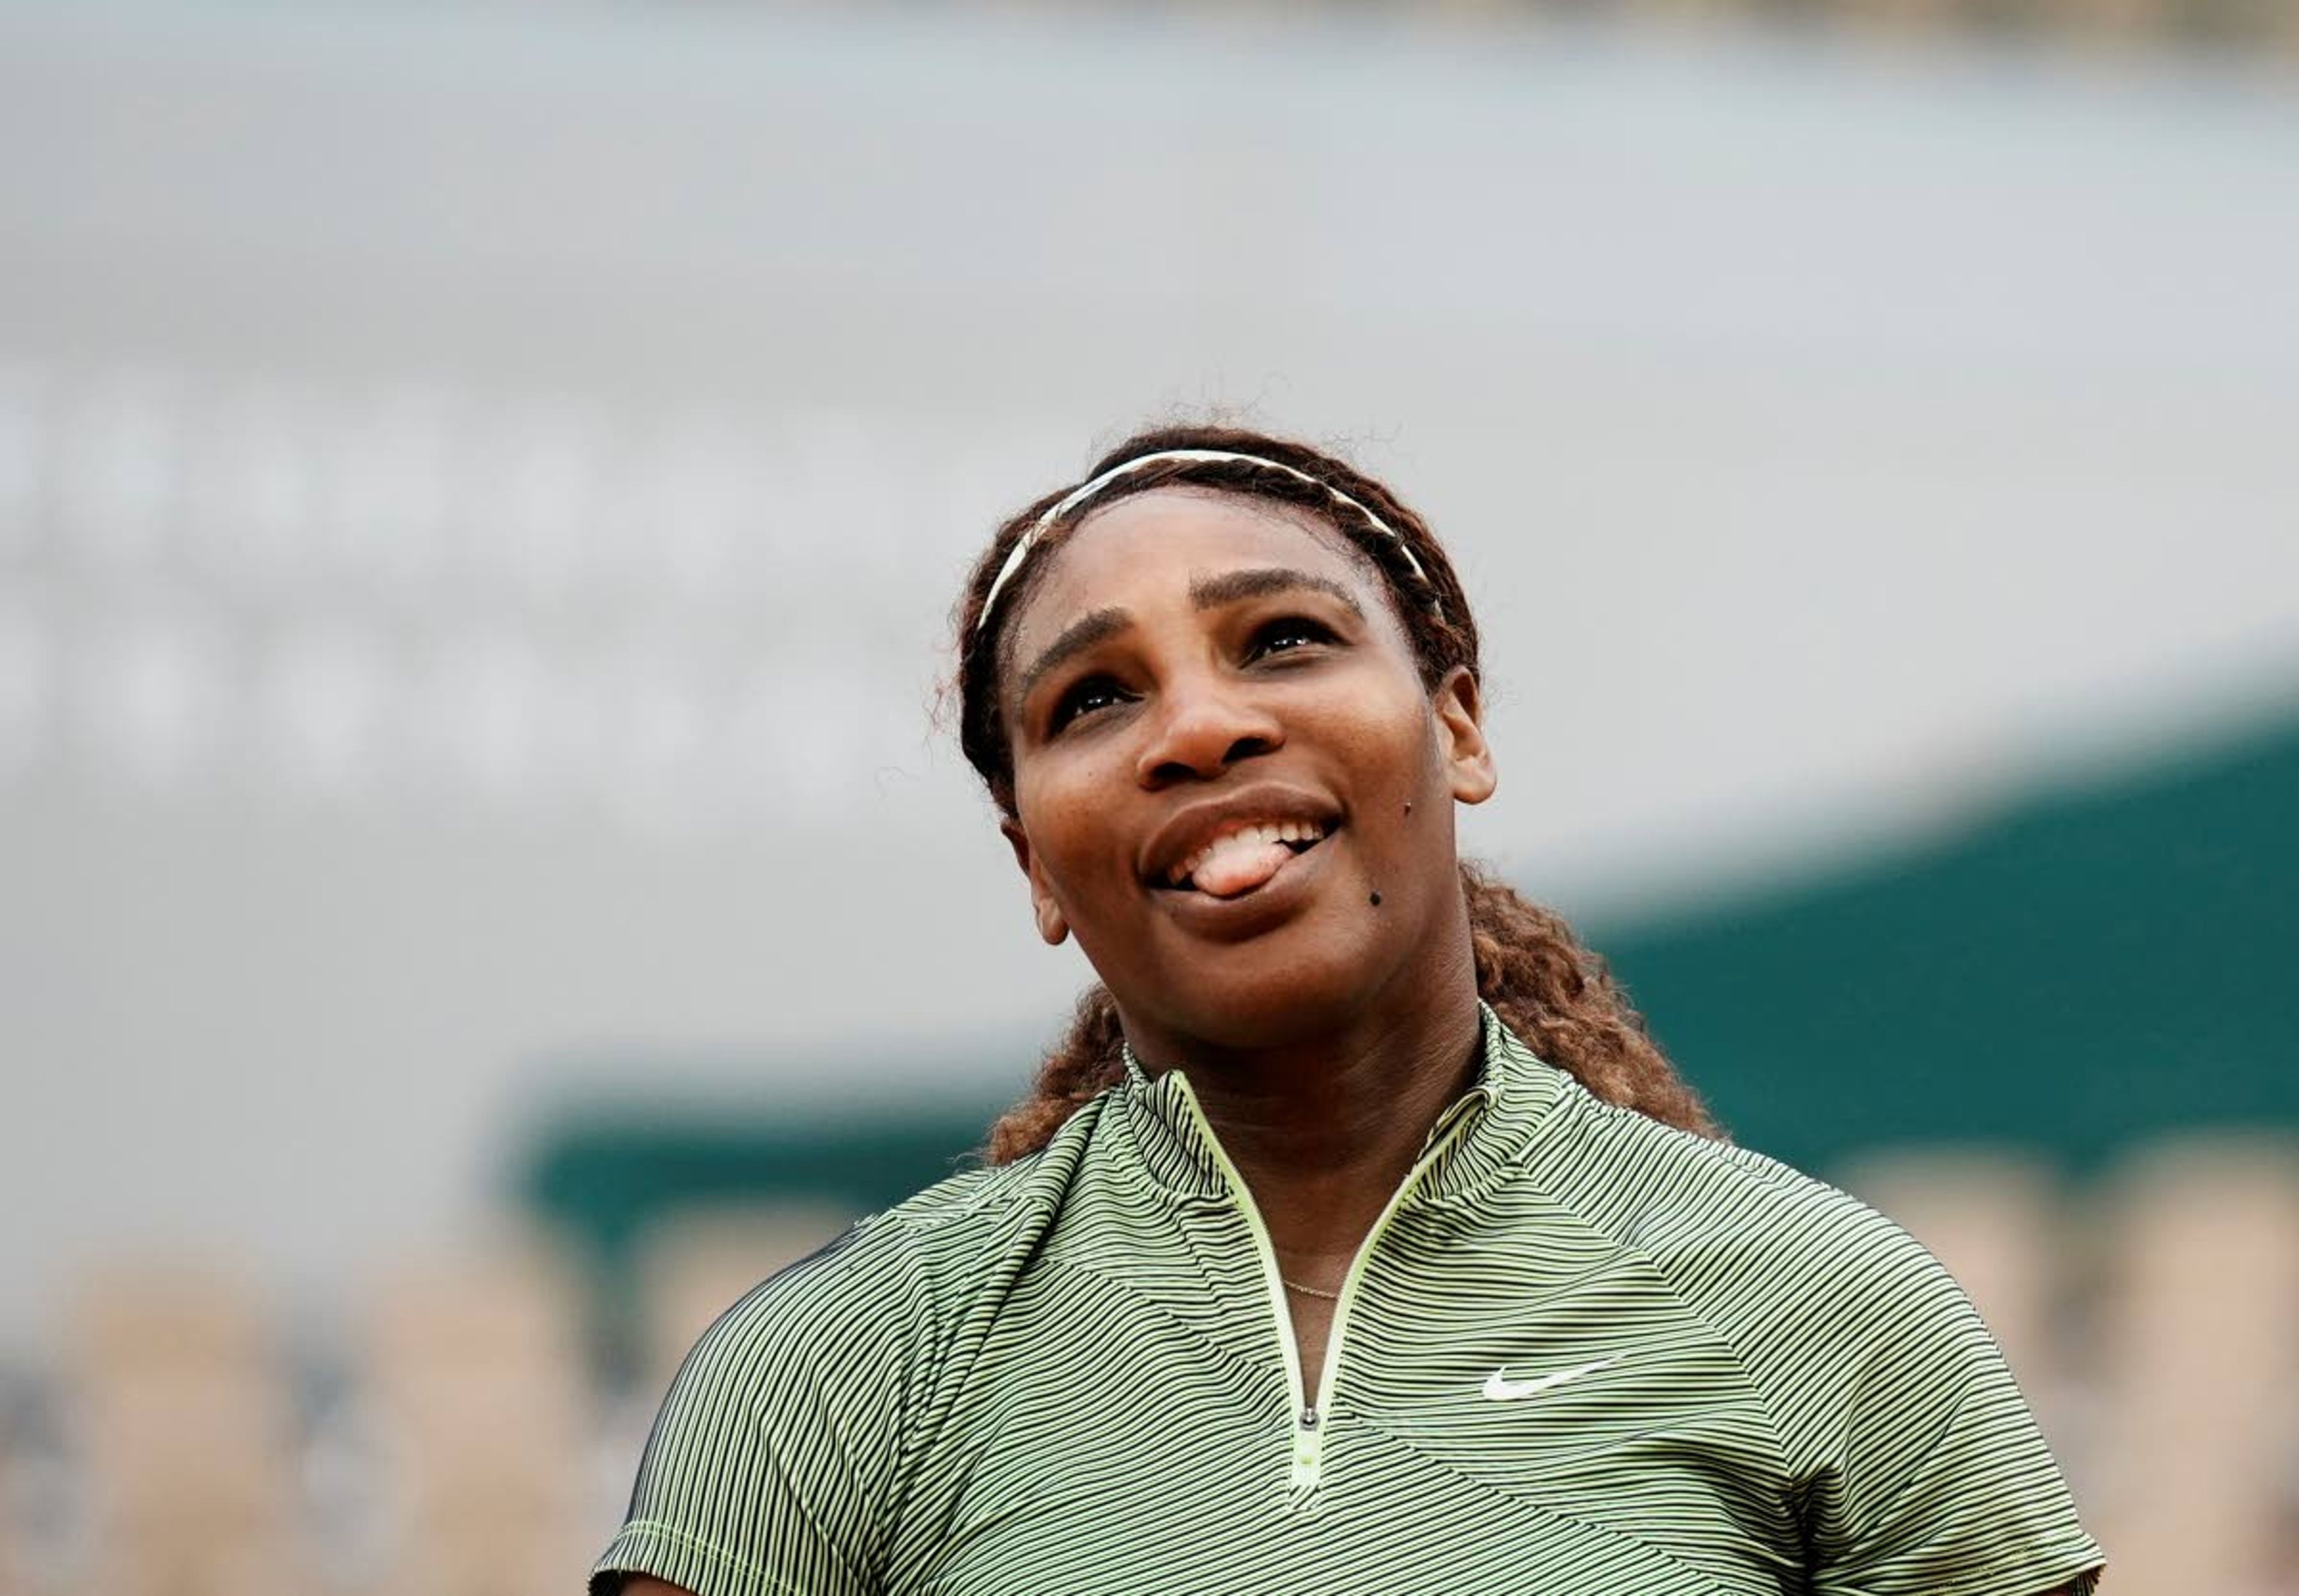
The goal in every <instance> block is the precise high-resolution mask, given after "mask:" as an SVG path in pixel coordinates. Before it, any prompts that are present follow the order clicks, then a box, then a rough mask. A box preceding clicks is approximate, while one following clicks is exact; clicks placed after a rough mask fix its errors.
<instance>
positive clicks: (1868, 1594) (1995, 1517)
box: [1805, 1226, 2104, 1596]
mask: <svg viewBox="0 0 2299 1596" xmlns="http://www.w3.org/2000/svg"><path fill="white" fill-rule="evenodd" d="M1879 1228H1880V1230H1882V1229H1888V1226H1879ZM1879 1239H1882V1238H1879ZM1885 1245H1886V1250H1887V1251H1888V1254H1889V1259H1888V1266H1887V1267H1886V1268H1884V1269H1882V1270H1880V1271H1879V1276H1876V1277H1872V1278H1873V1279H1874V1280H1875V1284H1876V1286H1877V1288H1878V1289H1876V1290H1874V1291H1872V1292H1870V1291H1862V1292H1859V1293H1857V1294H1858V1296H1859V1297H1861V1298H1862V1299H1863V1300H1864V1301H1867V1303H1868V1304H1869V1306H1868V1307H1867V1308H1865V1309H1863V1318H1865V1320H1866V1321H1867V1322H1866V1323H1865V1324H1864V1325H1863V1326H1861V1333H1860V1335H1859V1338H1858V1345H1859V1356H1858V1359H1857V1361H1856V1363H1855V1367H1854V1368H1853V1369H1852V1371H1851V1375H1850V1381H1849V1384H1848V1387H1847V1399H1848V1400H1847V1402H1846V1405H1845V1407H1844V1408H1843V1409H1842V1412H1841V1425H1840V1427H1839V1428H1838V1429H1837V1430H1836V1431H1835V1444H1834V1445H1833V1446H1832V1447H1831V1449H1830V1451H1831V1454H1832V1455H1831V1456H1830V1459H1829V1461H1828V1463H1827V1465H1826V1466H1825V1467H1823V1468H1822V1469H1821V1470H1819V1471H1818V1472H1817V1473H1816V1475H1815V1476H1814V1477H1813V1479H1812V1480H1811V1481H1810V1482H1809V1483H1808V1484H1809V1489H1808V1494H1807V1497H1806V1502H1805V1506H1806V1511H1807V1518H1806V1535H1807V1542H1808V1545H1809V1549H1810V1559H1811V1569H1812V1586H1811V1588H1812V1590H1813V1593H1814V1596H2044V1593H2045V1592H2055V1591H2058V1590H2061V1589H2062V1588H2067V1587H2072V1588H2073V1589H2074V1590H2075V1591H2077V1592H2079V1593H2080V1592H2089V1591H2090V1590H2091V1588H2092V1586H2093V1584H2094V1583H2095V1581H2096V1579H2097V1576H2098V1570H2099V1567H2100V1565H2101V1563H2102V1562H2103V1561H2104V1558H2103V1556H2102V1554H2101V1551H2100V1549H2099V1547H2098V1546H2097V1545H2096V1544H2095V1543H2094V1542H2093V1541H2092V1540H2091V1538H2090V1536H2088V1535H2087V1534H2085V1533H2084V1530H2083V1526H2082V1525H2081V1524H2080V1523H2079V1521H2078V1519H2077V1517H2076V1510H2075V1503H2074V1501H2073V1500H2072V1499H2071V1497H2070V1495H2069V1493H2068V1489H2067V1485H2066V1484H2065V1482H2064V1481H2063V1480H2062V1477H2061V1475H2060V1471H2059V1467H2058V1465H2057V1464H2056V1463H2054V1461H2053V1459H2052V1455H2051V1453H2050V1451H2048V1450H2047V1449H2046V1446H2045V1444H2044V1440H2043V1436H2042V1435H2041V1434H2040V1433H2039V1432H2038V1429H2037V1427H2036V1423H2035V1420H2034V1418H2033V1417H2032V1416H2031V1415H2030V1414H2029V1410H2028V1406H2027V1403H2026V1401H2024V1400H2023V1399H2022V1398H2021V1394H2020V1390H2019V1387H2018V1386H2017V1385H2016V1384H2014V1383H2013V1378H2012V1374H2011V1371H2010V1370H2009V1369H2008V1368H2006V1367H2004V1359H2003V1356H2002V1354H2001V1353H2000V1352H1998V1351H1997V1350H1996V1342H1995V1340H1994V1338H1993V1337H1992V1336H1990V1335H1989V1334H1988V1328H1987V1326H1986V1325H1984V1324H1983V1323H1982V1322H1981V1320H1980V1318H1979V1313H1978V1312H1977V1311H1976V1310H1975V1309H1973V1308H1972V1306H1971V1302H1970V1301H1968V1300H1967V1299H1966V1298H1965V1296H1964V1294H1963V1290H1962V1288H1961V1287H1959V1286H1958V1285H1957V1284H1955V1281H1954V1280H1953V1279H1952V1278H1950V1277H1949V1276H1948V1274H1947V1272H1946V1270H1945V1269H1943V1268H1941V1267H1940V1266H1939V1265H1938V1263H1937V1262H1936V1261H1935V1260H1934V1259H1932V1258H1931V1257H1930V1254H1928V1253H1926V1252H1924V1251H1922V1249H1921V1248H1920V1247H1918V1246H1916V1244H1915V1243H1913V1242H1912V1241H1909V1240H1908V1239H1907V1238H1906V1236H1905V1235H1904V1234H1900V1233H1899V1232H1897V1231H1896V1230H1892V1231H1890V1234H1889V1240H1888V1242H1886V1243H1885Z"/></svg>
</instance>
